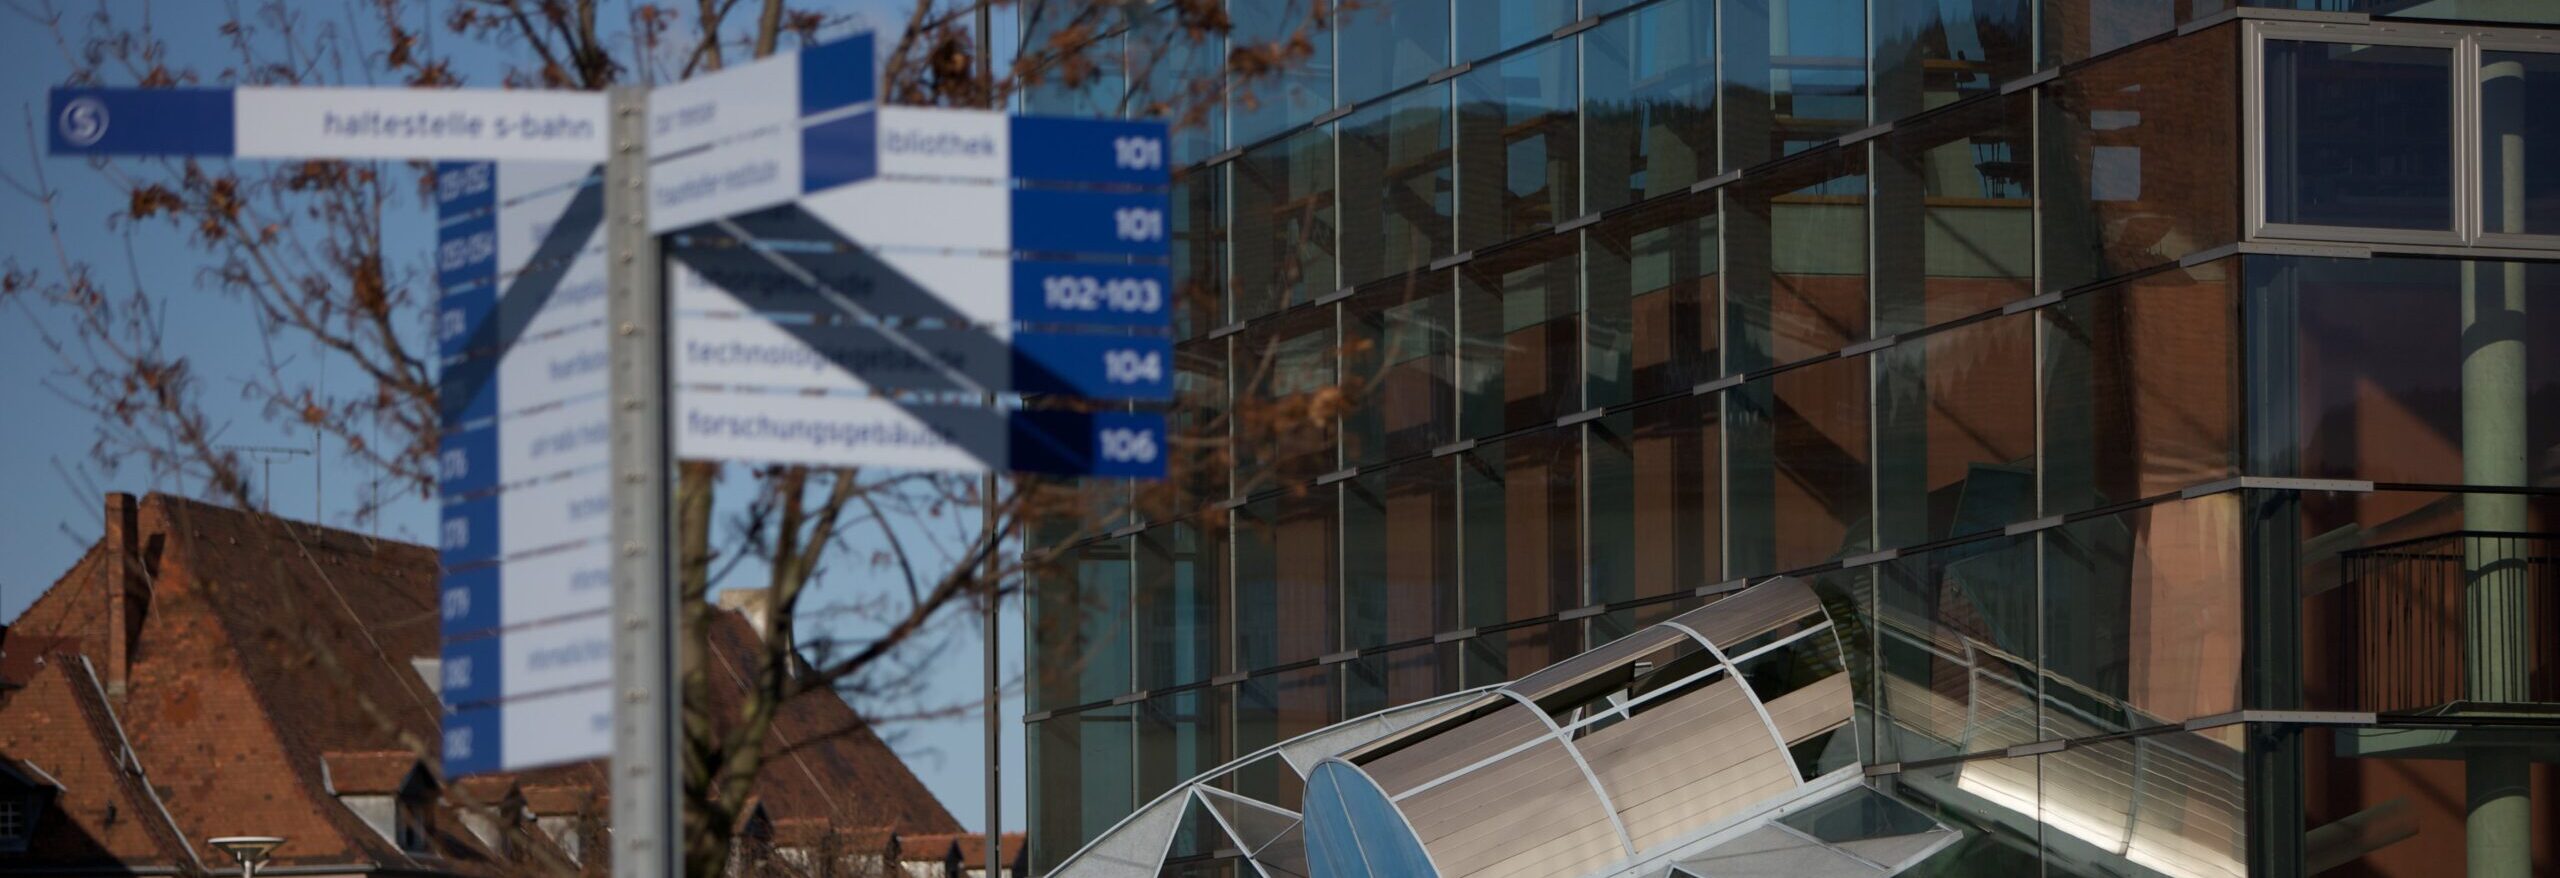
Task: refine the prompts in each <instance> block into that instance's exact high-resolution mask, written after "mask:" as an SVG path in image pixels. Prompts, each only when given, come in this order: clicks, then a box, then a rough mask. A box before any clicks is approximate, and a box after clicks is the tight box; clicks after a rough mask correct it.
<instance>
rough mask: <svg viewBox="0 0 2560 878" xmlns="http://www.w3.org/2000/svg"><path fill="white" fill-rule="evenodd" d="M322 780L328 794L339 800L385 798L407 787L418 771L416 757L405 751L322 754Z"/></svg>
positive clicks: (416, 755)
mask: <svg viewBox="0 0 2560 878" xmlns="http://www.w3.org/2000/svg"><path fill="white" fill-rule="evenodd" d="M320 765H321V767H322V768H323V769H325V770H324V771H323V772H322V775H321V776H322V777H324V778H326V779H327V780H328V782H329V787H328V789H329V791H330V792H332V793H335V794H337V795H341V796H388V795H392V794H395V793H398V792H400V790H401V789H402V788H404V787H406V786H408V785H409V776H410V775H411V774H413V773H416V772H417V771H418V770H419V766H418V754H415V753H411V752H409V751H407V750H367V751H364V752H361V753H322V754H320Z"/></svg>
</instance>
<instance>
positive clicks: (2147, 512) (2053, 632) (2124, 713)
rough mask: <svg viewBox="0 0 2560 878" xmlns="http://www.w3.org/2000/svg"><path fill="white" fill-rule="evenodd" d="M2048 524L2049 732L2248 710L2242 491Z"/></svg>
mask: <svg viewBox="0 0 2560 878" xmlns="http://www.w3.org/2000/svg"><path fill="white" fill-rule="evenodd" d="M2047 533H2048V534H2050V535H2051V536H2050V538H2049V539H2048V540H2047V541H2046V543H2045V548H2044V572H2045V587H2044V625H2045V635H2044V636H2045V650H2046V654H2045V671H2046V673H2047V674H2049V675H2051V679H2050V681H2049V682H2048V683H2047V684H2046V686H2045V698H2046V701H2045V710H2044V711H2043V716H2044V737H2045V738H2048V739H2051V738H2069V737H2079V736H2085V735H2091V734H2102V733H2105V732H2113V731H2123V730H2126V729H2135V728H2144V727H2147V726H2154V725H2159V724H2162V723H2176V722H2184V721H2186V720H2190V719H2194V718H2196V717H2200V716H2211V715H2213V714H2218V713H2223V712H2226V711H2232V710H2237V709H2239V706H2240V650H2241V630H2242V629H2241V626H2242V624H2243V622H2244V620H2245V619H2246V616H2245V615H2244V614H2243V613H2242V612H2241V607H2240V599H2241V593H2242V591H2243V589H2242V584H2241V572H2240V545H2241V536H2240V494H2239V493H2237V492H2224V493H2221V494H2212V495H2207V496H2203V497H2198V498H2195V499H2192V500H2180V501H2174V502H2168V503H2161V504H2158V505H2154V506H2149V507H2145V508H2142V509H2136V510H2133V511H2131V512H2124V513H2120V514H2117V515H2112V516H2108V517H2106V518H2098V519H2090V520H2086V521H2078V522H2072V523H2070V524H2066V525H2063V526H2062V527H2060V528H2056V529H2054V530H2052V531H2048V532H2047ZM2226 731H2230V730H2226ZM2237 742H2238V739H2237V738H2236V737H2234V738H2232V739H2231V741H2230V742H2229V743H2233V744H2236V743H2237Z"/></svg>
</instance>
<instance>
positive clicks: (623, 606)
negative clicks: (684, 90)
mask: <svg viewBox="0 0 2560 878" xmlns="http://www.w3.org/2000/svg"><path fill="white" fill-rule="evenodd" d="M648 109H649V99H648V92H647V91H646V90H645V89H642V88H640V87H637V86H620V87H616V88H614V89H613V91H612V114H611V120H612V126H613V141H612V146H611V153H610V154H609V155H608V156H607V158H606V160H605V171H604V184H605V195H604V197H605V242H606V248H607V263H606V264H607V268H606V273H607V274H606V277H607V280H606V286H607V290H608V294H607V297H606V298H607V300H608V304H607V305H606V309H607V310H606V325H607V327H608V328H609V331H610V334H611V339H612V340H611V341H610V342H609V351H610V354H609V356H610V358H611V360H612V370H613V374H612V378H611V384H610V388H611V389H610V398H611V400H612V407H613V414H612V416H611V424H612V435H613V452H612V463H611V472H612V473H613V589H614V590H613V618H614V625H613V661H614V665H613V692H614V711H613V725H614V729H613V778H612V785H613V874H614V876H615V878H672V876H677V875H681V874H683V859H682V857H681V853H682V847H683V845H682V839H683V835H682V834H681V831H680V830H681V827H680V826H679V825H678V819H677V818H678V816H679V815H678V813H677V808H678V802H679V801H680V800H679V799H678V798H677V796H676V791H677V787H676V785H677V783H678V782H679V778H680V777H681V771H680V768H679V766H678V765H677V764H676V761H675V758H674V757H675V752H676V748H675V742H676V729H677V722H678V721H679V719H678V712H677V708H678V704H677V698H678V692H679V689H678V686H677V682H676V681H677V677H676V660H675V658H676V650H675V642H676V636H675V635H676V627H677V625H678V620H679V619H681V618H683V617H682V615H681V613H680V608H679V607H678V603H679V601H680V598H679V597H678V595H677V594H676V589H675V587H674V585H675V584H674V583H673V582H672V581H671V579H670V577H669V575H668V574H669V568H670V566H671V562H672V560H673V559H672V558H671V557H670V555H669V552H668V548H667V546H668V540H667V534H668V524H669V522H668V521H667V511H666V510H667V507H668V497H667V494H668V491H667V479H668V470H669V467H668V461H667V420H666V413H667V347H666V333H665V328H666V319H667V307H666V295H665V287H664V286H663V285H661V284H660V277H659V264H658V246H657V238H656V236H655V235H653V234H651V233H650V231H649V213H648V208H649V188H648V187H649V150H648V144H647V137H648V127H649V113H648Z"/></svg>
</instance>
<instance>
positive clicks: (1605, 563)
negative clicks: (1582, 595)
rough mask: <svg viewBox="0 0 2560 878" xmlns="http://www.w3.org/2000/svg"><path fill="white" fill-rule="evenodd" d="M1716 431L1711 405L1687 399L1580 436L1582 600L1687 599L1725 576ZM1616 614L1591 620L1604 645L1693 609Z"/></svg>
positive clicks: (1657, 607)
mask: <svg viewBox="0 0 2560 878" xmlns="http://www.w3.org/2000/svg"><path fill="white" fill-rule="evenodd" d="M1723 439H1724V436H1723V432H1722V430H1721V429H1719V426H1718V424H1717V410H1716V405H1715V401H1714V400H1711V399H1700V398H1696V397H1686V398H1680V399H1674V400H1670V401H1668V402H1663V403H1656V404H1653V405H1648V406H1644V407H1642V408H1638V409H1636V410H1634V411H1630V412H1620V413H1618V414H1614V415H1610V416H1608V417H1606V418H1602V419H1601V420H1599V421H1598V422H1595V423H1594V424H1593V425H1592V427H1591V429H1590V434H1589V437H1588V440H1587V441H1588V442H1589V446H1588V451H1589V454H1588V456H1589V458H1590V468H1591V471H1590V474H1589V476H1588V478H1589V486H1590V492H1591V545H1590V558H1591V561H1590V567H1591V569H1590V577H1591V602H1592V603H1615V602H1618V601H1623V600H1628V599H1631V598H1639V597H1653V596H1656V595H1666V594H1671V593H1673V592H1678V591H1686V590H1689V589H1693V588H1697V587H1699V586H1702V585H1707V584H1709V583H1713V582H1717V581H1719V580H1720V579H1721V578H1722V577H1723V575H1724V551H1723V550H1724V514H1723V513H1724V504H1723V502H1722V501H1723V491H1722V490H1721V482H1722V481H1723V478H1722V477H1723V475H1724V466H1723V457H1724V444H1723ZM1695 605H1696V604H1695V602H1694V601H1693V600H1681V601H1673V602H1666V603H1659V604H1654V605H1651V606H1648V607H1646V608H1644V609H1642V610H1638V611H1632V612H1630V611H1620V612H1615V613H1611V614H1609V615H1606V616H1602V617H1600V618H1598V619H1595V620H1593V622H1592V632H1591V641H1592V642H1593V643H1606V642H1608V641H1610V640H1612V639H1615V638H1617V637H1619V636H1622V635H1624V634H1626V633H1628V632H1630V631H1634V630H1635V629H1636V628H1638V627H1640V626H1643V625H1648V624H1651V623H1654V622H1659V621H1662V620H1664V619H1668V618H1670V617H1672V616H1674V615H1677V614H1679V613H1680V612H1681V611H1683V610H1687V609H1689V608H1690V607H1692V606H1695Z"/></svg>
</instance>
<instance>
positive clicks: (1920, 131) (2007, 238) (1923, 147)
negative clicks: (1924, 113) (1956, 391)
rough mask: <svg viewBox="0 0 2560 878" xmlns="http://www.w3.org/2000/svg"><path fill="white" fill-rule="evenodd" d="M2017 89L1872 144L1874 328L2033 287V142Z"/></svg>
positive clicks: (1909, 323)
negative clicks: (1874, 267) (1874, 169)
mask: <svg viewBox="0 0 2560 878" xmlns="http://www.w3.org/2000/svg"><path fill="white" fill-rule="evenodd" d="M2034 106H2035V105H2034V103H2033V102H2032V98H2031V96H2029V95H2026V94H2017V95H2010V96H2007V97H2001V98H1995V99H1992V100H1988V101H1980V102H1976V103H1973V104H1970V105H1967V106H1965V107H1963V108H1959V109H1956V110H1952V111H1949V112H1946V113H1941V114H1938V115H1934V116H1931V117H1928V118H1927V119H1924V120H1921V121H1919V122H1915V123H1911V124H1907V125H1903V126H1900V127H1897V128H1895V129H1894V130H1893V133H1892V134H1890V135H1887V136H1886V137H1885V138H1884V139H1883V140H1882V141H1879V143H1880V144H1881V145H1880V146H1879V147H1878V149H1877V150H1876V156H1877V158H1876V175H1875V176H1876V184H1875V185H1876V209H1875V212H1876V218H1875V228H1876V230H1875V236H1876V292H1875V296H1876V305H1875V308H1876V324H1877V325H1876V331H1877V332H1886V333H1892V332H1908V331H1911V330H1914V329H1919V328H1921V327H1925V326H1935V325H1938V324H1941V323H1945V322H1947V321H1949V320H1954V319H1956V318H1959V317H1967V316H1971V315H1974V314H1979V313H1982V312H1984V311H1987V310H1990V309H1993V308H1997V307H1999V306H2001V305H2005V304H2008V303H2010V302H2014V301H2017V300H2019V299H2024V298H2027V297H2030V296H2033V295H2035V283H2034V282H2035V189H2034V187H2035V165H2034V157H2035V150H2034V147H2033V145H2032V144H2033V140H2032V139H2031V138H2030V136H2029V135H2030V133H2031V132H2030V131H2029V128H2030V126H2031V122H2032V120H2033V118H2034V116H2033V113H2034Z"/></svg>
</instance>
